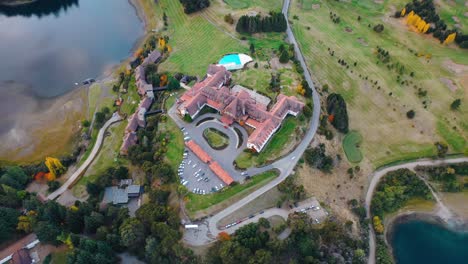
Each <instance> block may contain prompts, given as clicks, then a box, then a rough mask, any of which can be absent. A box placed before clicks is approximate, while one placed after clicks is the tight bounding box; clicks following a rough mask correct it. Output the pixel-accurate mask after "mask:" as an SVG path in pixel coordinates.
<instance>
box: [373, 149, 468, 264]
mask: <svg viewBox="0 0 468 264" xmlns="http://www.w3.org/2000/svg"><path fill="white" fill-rule="evenodd" d="M460 162H468V158H467V157H463V158H452V159H450V158H448V159H439V160H431V159H421V160H416V161H412V162H408V163H404V164H399V165H395V166H390V167H384V168H382V169H379V170H377V171H375V172H374V173H372V175H371V176H370V177H371V178H372V180H371V182H370V184H369V187H368V189H367V194H366V200H365V207H366V213H367V217H368V218H369V217H370V205H371V201H372V196H373V194H374V190H375V187H377V184H378V183H379V181H380V179H382V177H384V176H385V175H386V174H387V173H388V172H390V171H394V170H398V169H410V170H414V169H415V168H416V166H434V165H441V164H451V163H460ZM431 191H432V189H431ZM435 197H436V200H437V202H440V199H438V196H435ZM445 210H448V209H447V208H445ZM374 263H375V233H374V229H373V228H372V225H371V224H369V260H368V264H374Z"/></svg>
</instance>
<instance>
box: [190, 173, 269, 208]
mask: <svg viewBox="0 0 468 264" xmlns="http://www.w3.org/2000/svg"><path fill="white" fill-rule="evenodd" d="M276 176H278V173H277V172H276V171H267V172H264V173H262V174H259V175H255V176H253V177H252V178H251V179H250V180H249V181H247V182H246V183H244V184H237V185H234V186H232V187H226V188H224V189H223V190H222V191H219V192H216V193H213V194H208V195H198V194H194V193H189V194H188V201H187V203H186V205H185V207H186V209H187V210H188V211H189V212H190V213H195V212H197V211H199V210H203V209H207V208H208V207H210V206H213V205H216V204H218V203H221V202H227V203H232V202H234V201H236V200H240V199H242V198H243V197H245V196H247V195H248V194H249V193H251V192H253V191H254V190H256V189H258V188H260V187H261V186H263V185H265V184H266V183H268V182H269V181H271V180H273V179H274V178H275V177H276Z"/></svg>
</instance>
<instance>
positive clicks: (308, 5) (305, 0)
mask: <svg viewBox="0 0 468 264" xmlns="http://www.w3.org/2000/svg"><path fill="white" fill-rule="evenodd" d="M299 3H300V4H301V8H302V9H304V10H311V9H312V5H314V4H320V1H319V0H300V1H299Z"/></svg>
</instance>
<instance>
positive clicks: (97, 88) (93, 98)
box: [88, 83, 102, 120]
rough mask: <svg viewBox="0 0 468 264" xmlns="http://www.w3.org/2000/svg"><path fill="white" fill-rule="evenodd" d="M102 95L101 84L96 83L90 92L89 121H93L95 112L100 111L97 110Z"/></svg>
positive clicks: (90, 88)
mask: <svg viewBox="0 0 468 264" xmlns="http://www.w3.org/2000/svg"><path fill="white" fill-rule="evenodd" d="M101 93H102V88H101V84H99V83H94V84H93V85H91V86H90V87H89V91H88V107H89V111H88V113H89V116H88V119H89V120H91V119H93V116H94V112H95V111H96V110H99V109H97V107H98V104H99V98H101Z"/></svg>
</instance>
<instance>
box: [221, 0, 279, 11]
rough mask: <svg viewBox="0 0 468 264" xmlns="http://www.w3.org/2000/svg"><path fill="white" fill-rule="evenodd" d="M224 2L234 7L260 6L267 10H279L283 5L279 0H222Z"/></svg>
mask: <svg viewBox="0 0 468 264" xmlns="http://www.w3.org/2000/svg"><path fill="white" fill-rule="evenodd" d="M224 2H225V3H226V4H228V5H229V6H231V7H232V8H234V9H244V8H249V7H262V8H265V9H267V10H277V11H280V10H281V7H282V6H283V1H281V0H224Z"/></svg>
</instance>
